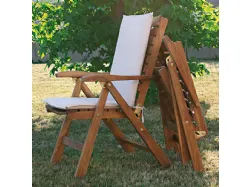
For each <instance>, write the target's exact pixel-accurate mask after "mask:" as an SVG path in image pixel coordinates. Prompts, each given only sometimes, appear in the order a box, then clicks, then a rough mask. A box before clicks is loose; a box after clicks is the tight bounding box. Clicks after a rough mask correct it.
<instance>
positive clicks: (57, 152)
mask: <svg viewBox="0 0 250 187" xmlns="http://www.w3.org/2000/svg"><path fill="white" fill-rule="evenodd" d="M71 122H72V119H70V118H69V117H68V116H66V117H65V119H64V122H63V124H62V127H61V130H60V132H59V135H58V138H57V142H56V145H55V148H54V152H53V154H52V157H51V163H58V162H60V161H61V159H62V155H63V151H64V147H65V146H64V144H63V143H62V141H63V138H64V136H68V134H69V128H70V125H71Z"/></svg>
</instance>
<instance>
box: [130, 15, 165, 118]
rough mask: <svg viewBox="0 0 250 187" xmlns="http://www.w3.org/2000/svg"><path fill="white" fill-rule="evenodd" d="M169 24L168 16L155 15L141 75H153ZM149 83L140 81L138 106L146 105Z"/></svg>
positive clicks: (148, 81) (136, 103) (136, 104)
mask: <svg viewBox="0 0 250 187" xmlns="http://www.w3.org/2000/svg"><path fill="white" fill-rule="evenodd" d="M167 24H168V19H167V18H164V17H162V16H157V17H154V19H153V22H152V25H151V31H150V35H149V40H148V47H147V50H146V55H145V59H144V63H143V68H142V72H141V75H148V76H152V75H153V71H154V68H155V66H156V62H157V61H158V56H159V53H160V48H161V44H162V39H163V36H164V34H165V30H166V27H167ZM149 85H150V80H147V81H141V82H139V85H138V89H137V98H136V101H135V104H134V105H135V106H136V107H142V106H144V102H145V99H146V95H147V92H148V88H149ZM139 111H140V110H139ZM140 114H141V113H137V115H138V116H140Z"/></svg>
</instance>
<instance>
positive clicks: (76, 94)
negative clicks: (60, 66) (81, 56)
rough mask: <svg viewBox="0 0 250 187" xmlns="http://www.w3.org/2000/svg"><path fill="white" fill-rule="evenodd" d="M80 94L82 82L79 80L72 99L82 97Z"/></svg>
mask: <svg viewBox="0 0 250 187" xmlns="http://www.w3.org/2000/svg"><path fill="white" fill-rule="evenodd" d="M80 92H81V80H80V79H79V78H77V79H76V84H75V87H74V90H73V93H72V97H80Z"/></svg>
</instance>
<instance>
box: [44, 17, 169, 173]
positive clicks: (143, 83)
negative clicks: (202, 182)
mask: <svg viewBox="0 0 250 187" xmlns="http://www.w3.org/2000/svg"><path fill="white" fill-rule="evenodd" d="M167 23H168V20H167V19H166V18H164V17H161V16H158V17H155V18H154V20H153V23H152V29H151V32H150V38H149V42H148V48H147V52H146V56H145V60H144V65H143V69H142V74H141V75H140V76H120V75H109V74H107V73H105V74H104V73H86V72H79V71H77V72H60V73H57V75H56V76H57V77H72V78H75V79H76V84H75V88H74V90H73V93H72V97H79V95H80V92H81V91H83V92H84V94H85V95H86V96H87V97H94V95H93V93H92V92H91V90H90V89H89V88H88V87H87V85H86V84H85V82H91V81H99V82H101V83H102V91H101V94H100V97H99V100H98V103H97V105H96V107H95V108H81V109H67V110H59V109H56V108H53V107H51V106H49V105H48V106H46V107H47V110H48V112H54V113H56V114H62V115H66V117H65V120H64V122H63V124H62V127H61V130H60V133H59V136H58V139H57V143H56V146H55V149H54V152H53V155H52V158H51V162H52V163H58V162H59V161H60V160H61V159H62V155H63V151H64V146H65V145H66V146H69V147H72V148H74V149H76V150H80V151H81V156H80V159H79V162H78V165H77V169H76V172H75V176H76V177H82V176H84V175H85V174H86V172H87V169H88V165H89V162H90V158H91V154H92V151H93V147H94V142H95V139H96V136H97V133H98V130H99V128H100V122H101V120H103V121H104V123H105V124H106V125H107V127H108V128H109V129H110V131H111V132H112V134H113V135H114V137H115V138H116V140H117V141H118V143H119V144H120V145H121V146H122V148H123V149H124V150H125V151H126V152H134V151H135V149H134V148H135V147H137V148H140V149H143V150H146V151H149V152H151V153H152V154H153V155H154V157H155V158H156V159H157V160H158V162H159V163H160V164H161V165H162V166H165V167H168V166H170V164H171V162H170V160H169V159H168V158H167V156H166V155H165V154H164V152H163V150H162V149H161V147H160V146H159V145H158V144H157V143H156V141H155V140H154V139H153V138H152V136H151V135H150V134H149V132H148V131H147V129H146V128H145V126H144V125H143V123H142V122H141V121H140V117H141V108H140V107H143V105H144V101H145V98H146V94H147V91H148V88H149V83H150V78H151V76H152V74H153V71H154V67H155V65H156V61H157V56H158V54H159V51H160V47H161V43H162V38H163V36H164V33H165V29H166V27H167ZM123 80H139V81H140V84H139V86H138V90H137V91H138V98H137V100H136V103H135V106H137V108H136V109H134V108H131V107H129V106H128V104H127V103H126V101H125V100H124V99H123V97H122V96H121V94H120V93H119V91H118V90H117V89H116V88H115V86H114V85H113V84H112V82H111V81H123ZM108 93H111V95H112V96H113V97H114V99H115V100H116V102H117V103H118V104H119V108H117V107H114V108H112V107H111V108H106V107H105V103H106V99H107V95H108ZM114 118H128V119H129V121H130V122H131V124H132V125H133V127H134V128H135V129H136V131H137V133H138V134H139V135H140V137H141V138H142V140H143V141H144V143H145V145H143V144H139V143H137V142H133V141H131V140H128V139H127V138H126V137H125V135H124V134H123V133H122V131H121V130H120V129H119V128H118V126H117V125H116V124H115V122H114V121H113V120H112V119H114ZM75 119H92V121H91V125H90V128H89V131H88V135H87V137H86V139H85V142H84V144H81V143H79V142H76V141H74V140H71V139H70V138H69V137H68V134H69V129H70V125H71V122H72V120H75Z"/></svg>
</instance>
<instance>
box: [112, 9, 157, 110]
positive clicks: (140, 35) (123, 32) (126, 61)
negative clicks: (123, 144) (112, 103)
mask: <svg viewBox="0 0 250 187" xmlns="http://www.w3.org/2000/svg"><path fill="white" fill-rule="evenodd" d="M152 21H153V13H150V14H144V15H132V16H125V15H124V16H123V19H122V23H121V27H120V32H119V37H118V41H117V44H116V49H115V55H114V59H113V64H112V67H111V71H110V74H115V75H140V74H141V70H142V65H143V61H144V57H145V53H146V49H147V44H148V39H149V33H150V29H151V25H152ZM113 84H114V86H115V87H116V88H117V90H118V91H119V92H120V94H121V95H122V96H123V98H124V99H125V101H126V102H127V103H128V105H130V106H133V105H134V103H135V97H136V91H137V87H138V81H135V80H132V81H113ZM108 99H109V100H114V98H113V97H112V95H111V94H109V95H108Z"/></svg>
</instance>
